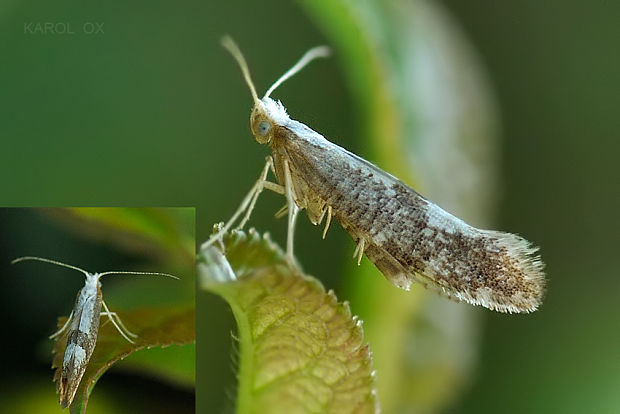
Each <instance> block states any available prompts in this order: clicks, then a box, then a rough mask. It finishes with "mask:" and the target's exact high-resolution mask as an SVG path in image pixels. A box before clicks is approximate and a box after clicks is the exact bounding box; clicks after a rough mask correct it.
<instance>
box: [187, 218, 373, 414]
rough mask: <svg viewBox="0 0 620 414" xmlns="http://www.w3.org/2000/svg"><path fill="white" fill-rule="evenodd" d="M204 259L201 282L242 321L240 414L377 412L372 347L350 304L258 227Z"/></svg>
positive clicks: (203, 253)
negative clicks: (292, 263) (299, 265)
mask: <svg viewBox="0 0 620 414" xmlns="http://www.w3.org/2000/svg"><path fill="white" fill-rule="evenodd" d="M223 246H224V248H225V252H226V255H225V256H224V254H223V253H222V252H221V250H219V249H218V248H217V247H214V246H211V247H208V248H206V249H203V250H202V251H201V252H200V255H199V257H198V278H199V279H198V280H199V286H200V287H201V288H202V289H206V290H208V291H211V292H213V293H216V294H218V295H220V296H221V297H222V298H224V299H225V300H226V301H227V302H228V303H229V305H230V307H231V308H232V311H233V314H234V316H235V319H236V321H237V325H238V340H239V352H240V354H239V372H238V380H239V384H238V390H237V411H236V412H237V413H239V414H246V413H263V412H269V413H318V412H321V413H347V412H351V413H353V412H355V413H373V412H377V411H378V402H377V398H376V393H375V379H374V374H373V371H372V367H371V365H372V364H371V358H370V350H369V347H368V345H365V344H364V335H363V331H362V327H361V323H360V321H359V320H358V319H357V318H355V317H353V316H352V315H351V312H350V310H349V306H348V304H347V303H338V301H337V299H336V297H335V295H334V293H333V292H331V291H330V292H325V289H324V288H323V286H322V285H321V283H320V282H319V281H318V280H316V279H314V278H313V277H310V276H307V275H304V274H302V273H301V271H300V270H299V269H298V268H297V267H292V266H290V265H289V264H288V262H287V261H286V260H285V257H284V255H283V253H282V252H281V251H280V250H279V249H278V248H277V247H276V246H275V245H274V244H273V243H272V242H271V241H270V240H269V238H268V236H267V235H265V236H262V237H261V236H260V235H259V234H258V233H257V232H256V231H254V230H250V231H249V233H248V234H247V235H246V233H243V232H234V233H233V234H232V235H228V236H226V237H225V238H224V240H223Z"/></svg>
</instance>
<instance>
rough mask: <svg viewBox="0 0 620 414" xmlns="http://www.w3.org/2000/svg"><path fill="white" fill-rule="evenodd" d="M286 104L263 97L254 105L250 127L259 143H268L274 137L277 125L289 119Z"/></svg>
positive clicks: (283, 123) (284, 123)
mask: <svg viewBox="0 0 620 414" xmlns="http://www.w3.org/2000/svg"><path fill="white" fill-rule="evenodd" d="M289 119H290V118H289V117H288V114H287V113H286V109H285V108H284V105H282V103H281V102H279V101H274V100H273V99H271V98H263V99H261V100H260V101H258V103H257V104H255V105H254V108H253V109H252V113H251V114H250V129H251V130H252V135H254V138H255V139H256V142H258V143H259V144H268V143H270V142H271V141H272V139H273V134H274V132H275V129H276V127H277V126H282V125H286V123H287V122H288V121H289Z"/></svg>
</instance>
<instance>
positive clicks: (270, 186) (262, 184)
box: [236, 156, 284, 229]
mask: <svg viewBox="0 0 620 414" xmlns="http://www.w3.org/2000/svg"><path fill="white" fill-rule="evenodd" d="M270 167H271V170H272V171H274V174H275V170H274V168H273V158H271V156H269V157H267V162H266V163H265V167H264V168H263V171H262V172H261V175H260V177H259V179H258V181H257V182H256V190H255V192H254V196H253V197H252V200H251V201H250V205H249V206H248V208H247V210H246V211H245V216H243V219H242V220H241V222H240V223H239V225H238V226H237V227H236V229H242V228H243V226H245V223H247V222H248V220H249V219H250V214H252V211H253V210H254V206H255V205H256V200H258V196H259V195H260V193H262V192H263V190H264V189H267V190H271V191H273V192H275V193H278V194H284V187H282V186H281V185H279V184H276V183H272V182H271V181H267V174H268V173H269V169H270Z"/></svg>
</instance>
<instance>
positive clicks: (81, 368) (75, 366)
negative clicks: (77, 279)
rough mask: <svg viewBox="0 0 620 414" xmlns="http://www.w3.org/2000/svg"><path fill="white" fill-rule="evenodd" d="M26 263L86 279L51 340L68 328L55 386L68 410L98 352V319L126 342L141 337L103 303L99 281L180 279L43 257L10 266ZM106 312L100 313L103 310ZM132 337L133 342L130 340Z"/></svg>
mask: <svg viewBox="0 0 620 414" xmlns="http://www.w3.org/2000/svg"><path fill="white" fill-rule="evenodd" d="M25 260H37V261H41V262H46V263H51V264H54V265H58V266H63V267H67V268H69V269H73V270H77V271H79V272H82V273H83V274H84V275H85V276H86V282H85V283H84V287H83V288H82V289H80V291H79V292H78V294H77V299H76V301H75V306H74V307H73V310H72V311H71V314H70V315H69V318H68V319H67V322H65V324H64V325H63V326H62V327H61V328H60V329H59V330H58V331H56V333H54V334H53V335H51V336H50V337H49V338H50V339H52V338H55V337H57V336H59V335H60V334H62V333H63V332H64V331H65V330H66V329H67V328H69V331H68V334H67V348H66V349H65V355H64V358H63V362H62V369H61V376H60V379H59V380H58V383H57V384H56V388H57V391H58V393H59V394H60V405H61V407H62V408H66V407H68V406H69V405H71V403H72V402H73V399H74V397H75V393H76V391H77V389H78V386H79V385H80V381H81V380H82V376H83V375H84V372H85V371H86V367H87V366H88V361H89V360H90V357H91V356H92V354H93V351H94V350H95V345H96V344H97V334H98V332H99V317H100V315H105V316H107V317H108V319H109V320H110V322H112V324H113V325H114V327H115V328H116V329H117V330H118V332H120V334H121V335H122V336H123V338H125V339H126V340H127V341H129V342H131V343H134V341H133V340H132V339H131V338H134V339H135V338H137V337H138V336H137V335H136V334H134V333H132V332H130V331H129V329H127V328H126V327H125V325H124V324H123V322H121V319H120V318H119V316H118V315H117V314H116V313H115V312H110V310H109V309H108V306H107V305H106V304H105V302H104V301H103V296H102V293H101V282H100V281H99V278H101V276H105V275H111V274H123V275H156V276H166V277H171V278H173V279H178V277H176V276H173V275H170V274H167V273H157V272H126V271H109V272H103V273H90V272H87V271H86V270H83V269H80V268H79V267H76V266H71V265H68V264H65V263H61V262H58V261H56V260H50V259H44V258H42V257H34V256H25V257H18V258H17V259H15V260H13V261H12V262H11V264H15V263H18V262H22V261H25ZM102 305H103V308H104V309H105V312H101V306H102ZM130 337H131V338H130Z"/></svg>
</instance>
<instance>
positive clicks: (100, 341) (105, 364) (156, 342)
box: [52, 306, 196, 414]
mask: <svg viewBox="0 0 620 414" xmlns="http://www.w3.org/2000/svg"><path fill="white" fill-rule="evenodd" d="M119 316H120V317H121V320H122V321H123V323H124V324H125V326H127V328H128V329H129V330H130V331H131V332H133V333H135V334H137V335H138V337H137V338H136V339H135V340H134V342H135V343H133V344H132V343H130V342H128V341H127V340H126V339H124V338H123V337H122V336H121V335H120V333H119V332H118V331H117V330H116V328H115V327H114V326H113V325H112V324H111V323H109V321H108V319H107V317H105V316H103V317H102V318H103V319H102V320H101V325H100V327H99V334H98V336H97V345H96V346H95V350H94V352H93V355H92V356H91V358H90V361H89V362H88V367H87V368H86V372H85V373H84V376H83V377H82V381H81V383H80V386H79V388H78V390H77V393H76V395H75V398H74V400H73V403H72V404H71V405H70V406H69V410H70V412H71V414H77V413H84V412H85V411H86V406H87V404H88V397H89V395H90V393H91V392H92V391H93V388H94V386H95V383H96V382H97V380H98V379H99V378H100V377H101V375H103V374H104V373H105V371H107V370H108V369H109V368H110V367H111V366H112V365H114V364H115V363H116V362H118V361H120V360H121V359H124V358H126V357H127V356H129V355H131V354H132V353H134V352H136V351H139V350H141V349H145V348H146V349H148V348H153V347H168V346H171V345H189V344H192V343H194V341H195V338H196V334H195V329H194V327H195V320H196V312H195V309H194V308H193V307H192V308H187V307H171V306H167V307H162V308H143V309H137V310H134V311H129V312H123V313H122V314H121V315H119ZM66 320H67V318H64V317H63V318H59V319H58V327H59V328H60V327H61V326H63V325H64V323H65V322H66ZM66 346H67V335H66V334H65V335H63V336H62V337H59V338H57V340H56V342H55V344H54V349H53V352H54V361H53V363H52V368H56V372H55V374H54V381H55V382H57V381H58V380H59V379H60V374H61V367H62V360H63V357H64V351H65V348H66Z"/></svg>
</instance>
